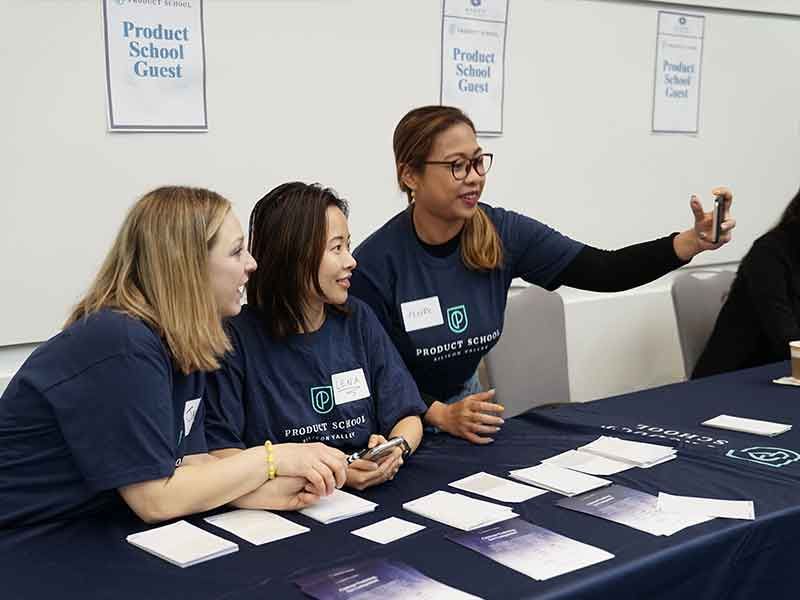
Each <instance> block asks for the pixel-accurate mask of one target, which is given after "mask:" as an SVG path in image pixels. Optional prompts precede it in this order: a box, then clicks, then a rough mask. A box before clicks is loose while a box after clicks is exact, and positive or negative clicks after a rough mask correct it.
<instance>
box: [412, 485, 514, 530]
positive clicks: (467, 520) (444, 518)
mask: <svg viewBox="0 0 800 600" xmlns="http://www.w3.org/2000/svg"><path fill="white" fill-rule="evenodd" d="M403 508H404V509H405V510H407V511H409V512H413V513H414V514H418V515H421V516H423V517H426V518H428V519H432V520H434V521H438V522H440V523H444V524H445V525H450V526H451V527H455V528H457V529H461V530H463V531H471V530H473V529H477V528H478V527H483V526H485V525H491V524H493V523H499V522H500V521H505V520H506V519H511V518H512V517H516V516H519V515H517V513H515V512H513V511H512V510H511V509H510V508H508V507H507V506H502V505H500V504H493V503H491V502H486V501H484V500H477V499H475V498H469V497H468V496H464V495H463V494H453V493H450V492H445V491H442V490H439V491H437V492H433V493H432V494H428V495H427V496H422V497H420V498H417V499H416V500H412V501H410V502H406V503H405V504H403Z"/></svg>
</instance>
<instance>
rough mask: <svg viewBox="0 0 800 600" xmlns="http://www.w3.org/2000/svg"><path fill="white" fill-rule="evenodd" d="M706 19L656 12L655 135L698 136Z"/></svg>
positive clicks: (683, 14)
mask: <svg viewBox="0 0 800 600" xmlns="http://www.w3.org/2000/svg"><path fill="white" fill-rule="evenodd" d="M704 29H705V17H703V16H701V15H693V14H687V13H678V12H675V11H672V10H670V11H658V35H657V37H656V61H655V84H654V86H653V125H652V129H653V131H654V132H657V133H659V132H664V133H697V132H698V131H699V128H700V119H699V115H700V78H701V69H702V66H703V65H702V63H703V36H704Z"/></svg>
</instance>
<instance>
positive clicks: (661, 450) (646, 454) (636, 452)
mask: <svg viewBox="0 0 800 600" xmlns="http://www.w3.org/2000/svg"><path fill="white" fill-rule="evenodd" d="M578 449H579V450H580V451H581V452H589V453H591V454H597V455H598V456H604V457H606V458H610V459H612V460H617V461H622V462H628V463H632V464H634V465H637V466H646V465H649V466H652V465H655V464H658V463H660V462H663V461H664V459H665V458H667V457H669V456H672V455H674V454H675V448H673V447H672V446H662V445H659V444H648V443H646V442H634V441H631V440H623V439H620V438H615V437H609V436H605V435H603V436H600V437H599V438H597V439H596V440H594V441H593V442H591V443H589V444H586V445H585V446H581V447H580V448H578Z"/></svg>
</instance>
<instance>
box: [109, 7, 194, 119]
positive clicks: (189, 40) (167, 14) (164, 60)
mask: <svg viewBox="0 0 800 600" xmlns="http://www.w3.org/2000/svg"><path fill="white" fill-rule="evenodd" d="M103 20H104V24H105V41H106V87H107V91H108V123H109V129H110V130H111V131H207V129H208V120H207V116H206V75H205V43H204V37H203V1H202V0H103Z"/></svg>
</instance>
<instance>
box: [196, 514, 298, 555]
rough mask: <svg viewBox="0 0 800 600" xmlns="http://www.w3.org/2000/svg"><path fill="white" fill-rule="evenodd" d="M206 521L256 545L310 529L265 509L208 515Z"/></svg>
mask: <svg viewBox="0 0 800 600" xmlns="http://www.w3.org/2000/svg"><path fill="white" fill-rule="evenodd" d="M204 521H206V522H207V523H211V524H212V525H215V526H217V527H219V528H220V529H224V530H225V531H229V532H231V533H232V534H233V535H236V536H239V537H240V538H242V539H243V540H247V541H248V542H250V543H251V544H254V545H256V546H260V545H261V544H268V543H269V542H275V541H277V540H282V539H284V538H288V537H292V536H293V535H298V534H300V533H305V532H307V531H310V530H309V528H308V527H303V526H302V525H298V524H297V523H293V522H292V521H290V520H289V519H284V518H283V517H280V516H278V515H276V514H273V513H271V512H267V511H265V510H246V509H241V510H234V511H231V512H227V513H223V514H221V515H214V516H212V517H206V518H205V519H204Z"/></svg>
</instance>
